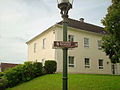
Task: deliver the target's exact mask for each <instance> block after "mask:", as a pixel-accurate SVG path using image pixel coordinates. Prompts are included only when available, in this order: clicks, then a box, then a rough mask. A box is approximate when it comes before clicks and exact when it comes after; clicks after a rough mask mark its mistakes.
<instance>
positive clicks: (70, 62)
mask: <svg viewBox="0 0 120 90" xmlns="http://www.w3.org/2000/svg"><path fill="white" fill-rule="evenodd" d="M69 67H74V56H69Z"/></svg>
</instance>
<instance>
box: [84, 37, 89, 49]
mask: <svg viewBox="0 0 120 90" xmlns="http://www.w3.org/2000/svg"><path fill="white" fill-rule="evenodd" d="M86 40H87V42H86ZM84 47H85V48H89V38H86V37H84Z"/></svg>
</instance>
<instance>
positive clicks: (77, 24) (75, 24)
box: [26, 18, 107, 43]
mask: <svg viewBox="0 0 120 90" xmlns="http://www.w3.org/2000/svg"><path fill="white" fill-rule="evenodd" d="M83 20H84V19H83ZM62 22H63V21H60V22H58V23H57V24H59V25H62ZM67 22H68V26H69V27H72V28H77V29H80V30H85V31H89V32H94V33H98V34H107V32H106V31H105V30H104V28H103V27H100V26H96V25H93V24H89V23H86V22H84V21H83V22H81V21H78V20H75V19H70V18H68V20H67ZM51 27H52V26H51ZM51 27H50V28H51ZM45 31H46V30H45ZM45 31H44V32H45ZM44 32H42V33H44ZM42 33H41V34H42ZM39 35H40V34H39ZM39 35H37V36H36V37H34V38H32V39H31V40H29V41H27V42H26V43H29V42H30V41H32V40H33V39H35V38H37V37H38V36H39Z"/></svg>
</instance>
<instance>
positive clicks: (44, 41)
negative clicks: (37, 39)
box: [43, 38, 46, 49]
mask: <svg viewBox="0 0 120 90" xmlns="http://www.w3.org/2000/svg"><path fill="white" fill-rule="evenodd" d="M45 44H46V38H44V39H43V49H45Z"/></svg>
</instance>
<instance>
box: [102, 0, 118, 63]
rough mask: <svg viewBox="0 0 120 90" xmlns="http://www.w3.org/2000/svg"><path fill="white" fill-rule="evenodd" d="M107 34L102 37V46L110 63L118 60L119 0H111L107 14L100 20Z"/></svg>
mask: <svg viewBox="0 0 120 90" xmlns="http://www.w3.org/2000/svg"><path fill="white" fill-rule="evenodd" d="M102 23H103V25H104V26H105V30H106V31H107V32H108V34H109V35H106V36H104V37H103V44H102V48H103V50H104V51H105V52H106V54H107V55H108V56H109V58H110V59H111V62H112V63H118V62H120V0H112V5H111V6H110V7H109V8H108V14H107V15H106V17H105V18H104V19H103V20H102Z"/></svg>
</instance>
